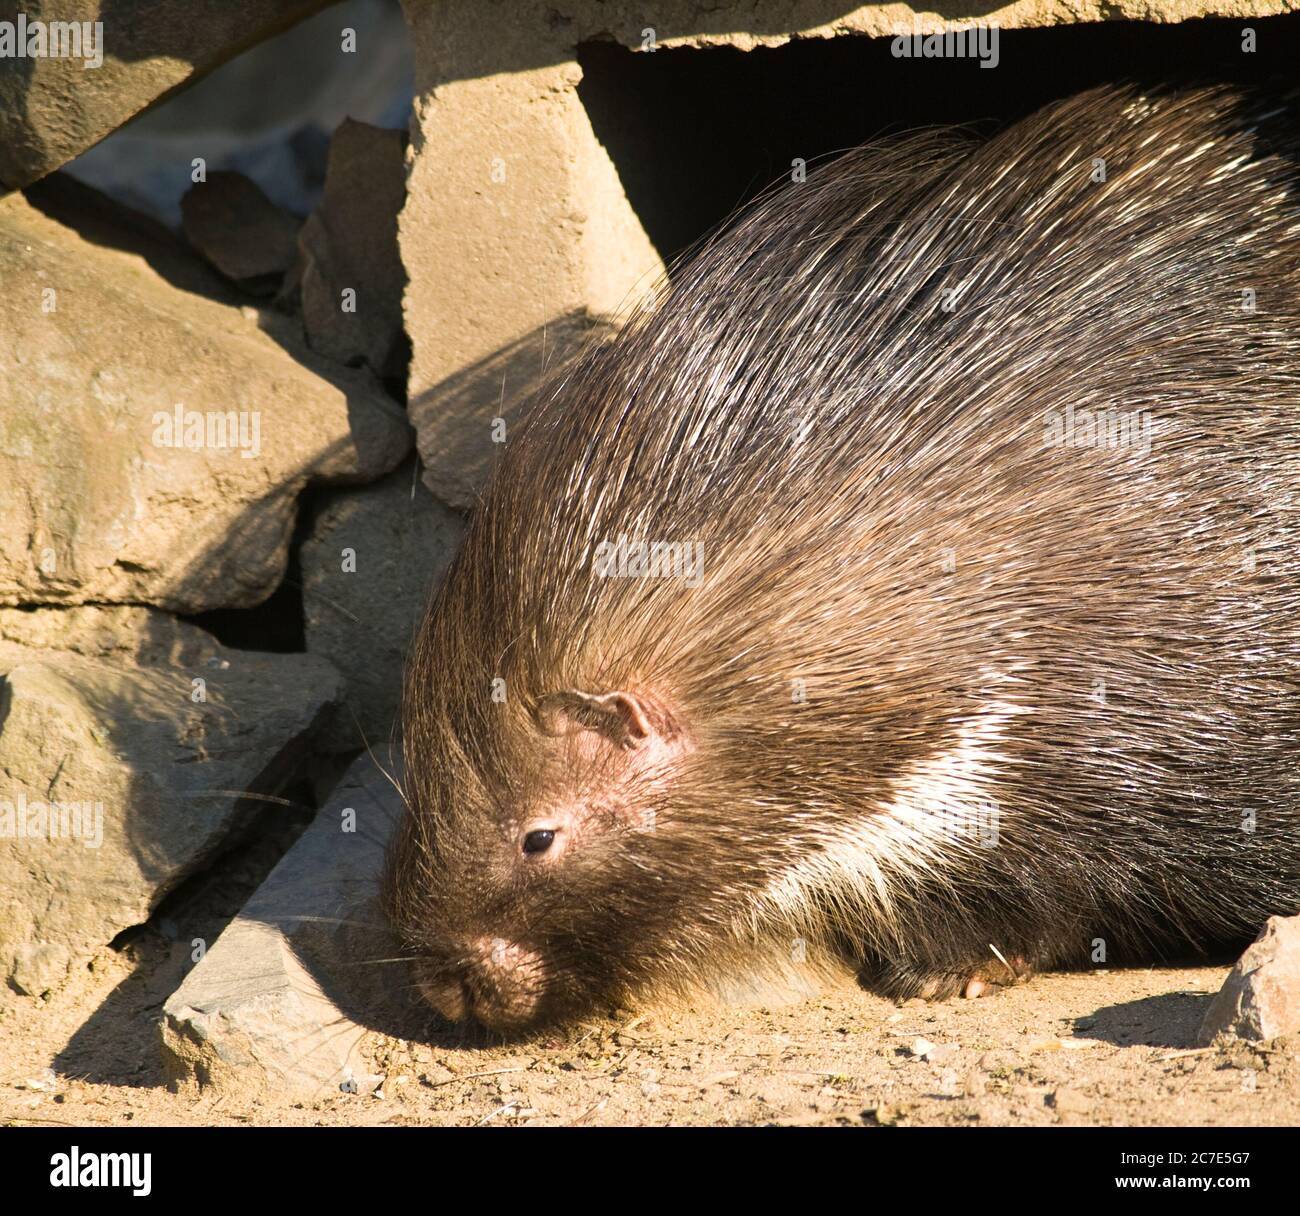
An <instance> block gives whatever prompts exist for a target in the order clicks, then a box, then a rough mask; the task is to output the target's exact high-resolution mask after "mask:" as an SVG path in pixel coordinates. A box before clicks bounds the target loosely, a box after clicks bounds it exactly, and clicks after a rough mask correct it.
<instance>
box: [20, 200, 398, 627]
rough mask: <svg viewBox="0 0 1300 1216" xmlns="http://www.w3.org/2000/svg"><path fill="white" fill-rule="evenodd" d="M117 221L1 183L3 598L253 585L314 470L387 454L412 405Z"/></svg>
mask: <svg viewBox="0 0 1300 1216" xmlns="http://www.w3.org/2000/svg"><path fill="white" fill-rule="evenodd" d="M86 193H87V194H93V192H91V191H86ZM118 235H120V236H121V241H120V243H119V245H118V246H117V247H112V246H110V245H109V244H108V243H106V241H107V238H106V237H105V234H104V233H103V232H102V231H98V230H97V231H96V233H95V240H94V241H91V240H87V239H85V238H83V237H82V236H81V235H80V234H79V233H77V232H75V231H73V230H72V229H71V228H69V227H66V226H65V225H63V224H61V223H58V222H56V221H55V220H54V219H51V218H50V217H49V216H47V215H45V214H44V213H42V212H41V211H38V210H36V209H35V208H34V207H32V206H31V205H29V204H28V203H27V202H26V201H25V200H24V199H23V198H22V196H20V195H15V196H12V197H10V198H7V199H4V200H2V201H0V280H2V281H3V282H4V284H5V290H4V292H3V293H0V484H3V485H4V486H5V494H4V495H3V497H0V604H6V603H7V604H19V603H28V604H30V603H63V604H71V603H86V602H98V603H121V602H131V603H145V604H155V605H159V606H161V607H166V608H171V609H174V610H176V611H180V612H186V613H193V612H200V611H204V610H207V609H211V608H220V607H247V606H250V605H254V604H257V603H259V602H260V601H261V600H263V599H265V598H266V597H267V596H268V595H269V594H270V593H271V592H272V591H273V590H274V589H275V587H276V586H277V585H278V584H279V582H280V581H281V578H282V577H283V574H284V569H285V565H286V561H287V557H288V545H289V539H290V536H291V533H292V529H293V522H294V516H295V509H296V500H297V496H298V494H299V492H300V491H301V490H302V488H303V487H304V486H305V485H306V484H308V483H309V482H337V483H345V484H346V483H357V482H366V481H370V480H373V479H374V478H375V477H377V476H379V475H381V474H383V473H385V472H387V471H388V470H390V469H391V468H393V467H394V466H395V465H396V464H397V463H398V461H399V460H400V459H401V458H402V456H403V455H404V454H405V452H406V451H407V449H408V447H409V443H410V432H409V427H408V424H407V422H406V419H405V415H404V413H403V411H402V410H401V408H400V407H399V406H397V405H396V403H394V402H393V401H392V400H391V399H390V398H389V397H387V396H386V395H384V394H383V393H382V392H381V391H380V390H379V389H378V388H377V386H376V384H375V382H374V380H373V378H372V377H370V376H369V375H368V374H363V373H359V372H353V371H349V370H348V369H346V368H341V367H338V366H337V365H336V364H333V363H330V362H328V361H327V360H324V359H321V358H320V357H319V356H316V355H314V354H311V353H310V352H308V351H307V350H306V349H305V348H304V347H303V345H302V343H301V340H300V338H299V337H298V336H297V334H296V332H294V331H296V326H294V325H293V324H292V322H291V321H290V319H289V318H278V319H277V318H275V317H273V316H272V315H271V314H270V313H259V312H258V311H257V310H255V309H252V308H242V309H241V308H238V307H234V306H231V305H230V304H227V303H224V302H221V301H219V300H216V299H211V298H207V297H205V296H202V295H198V294H193V293H192V292H189V291H186V290H181V289H178V288H177V287H175V286H173V285H172V283H171V282H170V281H169V278H168V277H164V273H163V271H166V273H167V275H168V276H171V277H175V275H174V274H173V271H172V268H171V266H170V265H169V264H164V262H165V259H164V260H160V258H159V257H157V256H154V252H153V247H151V252H150V255H149V260H146V258H145V256H142V254H141V253H138V252H135V249H134V247H133V245H132V240H133V238H132V237H131V235H130V234H127V233H121V234H118Z"/></svg>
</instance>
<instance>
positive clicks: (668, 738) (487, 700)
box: [386, 86, 1300, 1031]
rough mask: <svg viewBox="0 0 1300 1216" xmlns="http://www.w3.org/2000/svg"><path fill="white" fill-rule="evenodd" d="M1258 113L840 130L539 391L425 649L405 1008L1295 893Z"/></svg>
mask: <svg viewBox="0 0 1300 1216" xmlns="http://www.w3.org/2000/svg"><path fill="white" fill-rule="evenodd" d="M1289 104H1291V103H1290V101H1289V99H1279V98H1278V96H1276V95H1267V94H1265V95H1259V94H1254V93H1251V92H1249V91H1243V90H1239V89H1236V88H1231V87H1225V86H1215V87H1209V88H1197V89H1191V90H1185V91H1178V90H1173V89H1170V90H1164V91H1148V92H1143V91H1140V90H1138V89H1136V88H1134V87H1129V86H1107V87H1103V88H1100V89H1095V90H1092V91H1089V92H1086V93H1083V94H1080V95H1077V96H1075V97H1072V98H1069V99H1066V100H1064V101H1060V102H1056V103H1053V104H1051V105H1048V106H1047V107H1046V108H1044V109H1042V110H1040V111H1039V112H1037V113H1035V114H1033V115H1031V116H1030V117H1028V118H1025V119H1023V120H1021V121H1019V122H1017V123H1015V124H1013V125H1011V126H1009V127H1007V128H1005V129H1004V130H1002V131H1001V132H1000V133H997V134H995V135H993V136H992V137H991V138H988V139H986V140H982V141H981V140H976V139H974V138H973V137H971V136H970V135H969V134H966V133H955V132H933V131H931V132H928V133H923V134H919V135H911V136H906V137H903V138H899V139H893V140H888V141H884V142H880V143H877V144H875V145H872V146H868V147H866V148H862V149H859V150H857V151H854V152H851V153H848V154H845V155H843V156H840V157H839V158H838V159H835V160H833V161H830V162H828V163H826V164H822V165H820V166H818V167H816V168H815V169H814V170H813V172H811V173H810V174H809V176H808V180H807V181H806V182H805V183H802V184H800V183H794V182H790V183H787V184H785V185H784V186H782V187H779V188H776V189H773V190H771V191H769V192H768V193H767V194H765V195H764V196H762V197H760V198H759V199H758V200H757V201H756V202H755V203H753V204H752V205H750V206H749V207H748V208H746V209H745V210H744V211H742V213H741V214H739V215H738V216H737V217H736V218H734V219H733V220H732V221H731V222H730V223H729V224H727V225H726V226H725V227H724V228H723V229H722V230H721V231H720V233H719V234H717V235H716V236H715V237H714V238H713V239H711V240H710V241H708V242H707V243H705V244H704V245H703V246H702V247H701V248H700V249H699V250H698V252H696V253H695V254H694V256H692V257H691V258H690V260H689V261H687V262H686V263H685V264H684V265H683V266H681V267H680V269H679V270H678V271H677V272H676V273H675V274H674V275H673V277H672V280H671V283H670V284H669V285H667V286H665V287H664V288H663V290H662V291H660V292H659V293H658V300H657V302H656V303H655V304H654V305H653V306H647V307H645V308H643V309H641V310H640V311H639V312H637V313H636V314H635V315H633V316H632V317H631V318H630V319H629V320H628V322H627V324H626V325H625V326H624V327H623V328H622V330H621V331H620V332H619V333H618V335H617V336H616V337H615V338H614V339H613V340H612V341H609V342H606V343H603V344H599V345H594V346H593V347H592V348H591V349H589V350H588V351H586V352H585V353H584V354H583V355H582V356H581V357H580V358H578V359H577V360H576V361H574V362H572V363H571V364H570V365H569V366H567V367H566V368H565V369H564V370H563V372H562V373H561V374H559V375H557V376H556V377H555V378H554V379H553V380H552V381H551V382H550V383H549V384H548V386H547V387H546V388H545V389H544V390H543V391H542V392H541V393H540V394H539V396H538V398H537V400H536V401H535V403H534V404H533V406H532V408H531V410H530V412H529V415H528V418H527V420H526V422H525V423H524V424H523V426H522V427H520V428H518V429H517V430H516V431H515V433H514V434H513V435H512V437H511V438H510V441H509V442H508V443H507V444H506V445H505V447H504V451H503V453H502V455H501V458H500V461H499V463H498V466H497V467H496V469H495V471H494V473H493V476H492V478H491V480H490V482H489V484H488V485H487V487H486V489H485V491H484V493H483V495H482V499H481V502H480V503H479V504H478V506H477V507H476V509H475V511H474V514H473V517H472V520H471V524H470V527H469V530H468V533H467V536H466V539H465V542H464V546H463V548H462V549H461V551H460V552H459V554H458V556H457V558H456V559H455V561H454V563H453V565H452V567H451V569H450V571H449V573H448V575H447V577H446V579H445V582H444V583H443V585H442V586H441V587H440V589H439V590H438V592H437V593H436V595H435V596H434V598H433V600H432V602H431V605H430V609H429V612H428V615H427V618H426V619H425V621H424V623H423V625H422V626H421V628H420V630H419V632H418V635H417V637H416V639H415V641H414V643H413V646H412V652H411V656H410V660H409V667H408V673H407V678H406V686H405V692H404V709H403V714H404V748H405V765H406V770H405V783H404V791H405V794H406V797H407V800H408V803H409V810H408V812H407V814H406V817H405V818H404V820H403V822H402V823H401V825H400V827H399V830H398V833H397V836H396V838H395V841H394V843H393V845H392V847H391V851H390V860H389V870H388V874H387V881H386V901H387V907H388V910H389V914H390V917H391V919H392V922H393V924H394V925H395V927H396V929H397V930H398V932H399V933H400V935H401V937H402V939H403V941H404V942H405V944H406V946H407V948H408V949H409V952H410V954H411V957H412V965H413V966H414V968H415V971H416V978H417V981H418V984H419V987H420V988H421V990H422V991H423V993H424V995H425V997H426V998H427V999H428V1001H429V1002H430V1003H431V1004H432V1005H433V1006H434V1007H435V1008H436V1009H438V1010H439V1011H441V1012H442V1013H444V1014H445V1015H446V1016H448V1017H450V1018H453V1019H461V1018H474V1019H476V1020H478V1021H479V1022H481V1023H483V1024H485V1025H487V1026H489V1027H493V1028H496V1029H499V1030H505V1031H518V1030H523V1029H527V1028H529V1027H533V1026H537V1025H541V1024H545V1023H549V1022H555V1021H565V1020H569V1019H572V1018H574V1017H578V1016H581V1015H584V1014H586V1013H589V1012H592V1011H593V1010H599V1009H602V1008H607V1007H611V1006H613V1005H617V1004H625V1003H635V1002H638V1001H643V1000H649V999H654V998H658V997H662V996H663V995H665V994H678V993H686V994H689V993H691V992H693V991H696V990H698V989H699V988H700V987H703V986H709V985H710V984H711V983H713V982H714V981H715V980H716V979H717V977H719V976H722V975H727V974H731V973H733V972H742V971H748V970H754V969H757V970H759V971H762V969H763V968H765V967H768V966H772V967H779V966H780V965H781V960H782V959H783V958H785V957H787V956H788V955H789V954H790V953H791V952H792V951H796V950H797V951H799V952H807V954H808V956H809V957H810V958H813V959H816V960H819V961H818V965H822V962H823V961H826V965H828V966H832V967H849V968H852V969H853V970H854V971H856V973H857V974H858V975H859V976H860V978H861V979H862V981H863V982H864V983H865V984H867V985H868V986H869V987H872V988H874V989H875V990H877V991H879V992H882V993H884V994H887V995H892V996H894V997H897V998H906V997H910V996H916V995H920V996H925V997H931V998H936V997H944V996H947V995H951V994H954V993H958V992H962V993H965V994H966V995H972V996H973V995H978V994H979V993H980V992H983V991H987V990H988V989H989V988H991V987H995V986H999V985H1003V984H1007V983H1011V982H1014V981H1016V980H1019V979H1022V978H1024V977H1025V976H1027V975H1028V974H1030V973H1031V972H1032V971H1033V970H1035V969H1044V968H1062V967H1071V966H1078V965H1087V964H1088V963H1089V961H1090V960H1095V959H1096V958H1097V957H1098V953H1097V952H1098V948H1099V945H1100V947H1101V948H1102V949H1103V950H1104V951H1105V957H1106V958H1107V960H1108V961H1109V962H1112V963H1124V962H1132V961H1136V960H1154V959H1161V958H1166V957H1170V956H1173V955H1179V954H1187V953H1188V952H1203V951H1208V950H1213V949H1218V948H1220V947H1223V946H1225V945H1228V944H1235V943H1239V942H1241V941H1244V940H1248V939H1249V938H1250V937H1251V936H1253V935H1254V934H1255V933H1256V932H1257V931H1258V930H1259V928H1260V927H1261V925H1262V923H1263V921H1264V919H1265V918H1266V917H1267V916H1269V915H1270V914H1274V913H1294V912H1296V911H1297V909H1300V604H1298V603H1297V600H1298V598H1300V568H1298V567H1297V553H1296V542H1297V539H1300V497H1298V492H1300V209H1298V206H1297V174H1296V162H1295V154H1296V150H1297V142H1298V141H1297V139H1296V136H1295V128H1294V125H1293V120H1292V119H1291V117H1290V110H1289V109H1288V105H1289ZM494 690H495V692H494ZM827 960H828V961H827Z"/></svg>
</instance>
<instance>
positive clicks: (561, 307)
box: [399, 4, 661, 507]
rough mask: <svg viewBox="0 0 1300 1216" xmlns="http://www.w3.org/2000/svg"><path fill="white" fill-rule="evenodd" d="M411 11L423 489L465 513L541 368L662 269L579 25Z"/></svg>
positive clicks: (412, 248)
mask: <svg viewBox="0 0 1300 1216" xmlns="http://www.w3.org/2000/svg"><path fill="white" fill-rule="evenodd" d="M407 15H408V20H409V21H410V23H411V27H412V38H413V41H414V46H415V55H416V73H417V77H416V87H417V91H418V93H419V94H420V95H421V96H419V97H417V102H416V108H415V114H414V117H413V118H412V145H413V148H414V149H415V152H414V157H413V160H412V163H411V166H410V173H409V176H408V180H407V202H406V206H405V208H404V210H403V211H402V216H401V221H400V226H399V231H400V237H401V248H402V260H403V262H404V263H405V265H406V270H407V274H408V277H409V286H408V288H407V292H406V297H405V301H404V307H405V316H406V332H407V333H408V334H409V335H410V336H411V341H412V363H411V373H410V380H409V386H408V398H409V401H410V411H411V419H412V422H413V423H414V424H415V426H416V428H417V431H418V432H419V439H418V442H419V447H420V455H421V458H422V460H423V461H424V464H425V469H426V472H425V482H426V484H427V485H428V486H429V488H430V489H431V490H433V492H434V493H435V494H437V495H438V496H439V497H440V498H442V499H444V500H445V501H447V502H449V503H451V504H452V505H453V506H457V507H463V506H467V505H469V504H470V503H471V502H472V501H473V494H474V491H475V490H476V489H477V487H478V485H479V484H480V483H481V480H482V478H483V477H484V476H485V475H486V473H487V472H488V471H489V470H490V468H491V465H492V460H493V453H494V451H495V450H496V444H495V443H494V439H495V440H496V441H498V442H499V433H498V434H497V435H495V436H494V434H493V426H492V420H493V419H494V418H495V417H497V416H501V417H504V418H505V419H506V422H507V425H508V424H509V422H510V420H511V418H512V416H513V411H514V409H515V408H517V406H518V403H519V400H520V398H521V396H522V395H523V394H525V393H526V392H527V390H528V388H529V386H530V385H531V383H532V382H533V381H534V380H535V378H536V376H537V374H538V372H539V370H540V369H541V367H542V365H543V362H544V361H545V362H547V363H555V362H556V361H558V360H560V359H562V358H563V357H564V356H565V354H566V352H567V351H569V350H570V349H571V348H572V346H573V344H574V343H575V342H577V341H580V340H581V339H582V338H583V337H585V336H586V334H587V332H588V330H589V328H590V327H591V326H592V325H594V324H598V323H599V322H600V321H601V319H602V318H605V317H607V316H610V315H612V314H614V313H615V312H616V310H617V309H618V307H619V306H620V304H621V303H622V302H623V300H624V298H625V297H626V296H627V294H628V292H629V291H630V290H631V289H632V288H633V287H634V286H635V285H636V284H637V283H638V282H639V281H640V280H642V278H643V277H645V276H649V277H651V278H653V277H654V276H655V275H656V274H657V273H658V271H659V270H660V269H661V265H660V261H659V257H658V255H657V254H656V253H655V251H654V248H653V247H652V246H651V244H650V241H649V238H648V237H647V236H646V235H645V232H644V231H643V230H642V228H641V224H640V222H639V221H638V220H637V218H636V216H635V214H634V213H633V212H632V209H631V207H630V206H629V205H628V202H627V200H626V198H625V197H624V194H623V189H622V186H621V185H620V183H619V180H618V174H617V172H616V171H615V168H614V165H613V162H612V161H611V160H610V158H609V154H608V153H607V152H606V150H605V148H604V147H603V145H602V144H601V143H600V141H599V140H598V139H597V138H596V136H595V133H594V132H593V131H592V127H591V121H590V119H589V118H588V116H587V113H586V110H585V109H584V107H583V105H582V102H581V101H580V100H579V98H578V94H577V85H578V82H579V80H580V79H581V71H580V70H579V68H578V66H577V64H576V63H573V62H570V60H571V58H572V43H571V42H570V41H569V40H568V37H567V34H568V31H567V30H563V29H561V30H556V29H555V28H553V27H552V26H551V25H549V24H548V23H547V22H545V21H544V20H542V19H541V10H540V9H537V8H535V7H534V6H533V5H531V4H525V5H523V6H522V11H521V12H520V13H519V15H518V16H517V17H516V16H513V15H512V18H511V20H510V21H508V22H500V21H494V22H491V23H489V24H488V25H487V26H485V24H484V21H483V17H482V13H481V12H478V11H475V10H474V9H473V7H472V6H468V5H464V4H449V5H436V6H434V5H419V4H416V5H410V6H408V9H407ZM641 24H643V22H642V23H641ZM488 31H490V33H489V32H488ZM539 40H540V42H539ZM481 73H485V74H483V75H480V74H481ZM453 285H454V290H453V289H451V288H452V287H453Z"/></svg>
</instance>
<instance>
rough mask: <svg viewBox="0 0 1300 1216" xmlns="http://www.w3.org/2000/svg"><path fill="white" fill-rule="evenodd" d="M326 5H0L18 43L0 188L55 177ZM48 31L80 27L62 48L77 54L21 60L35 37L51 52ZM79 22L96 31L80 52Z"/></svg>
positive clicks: (5, 88)
mask: <svg viewBox="0 0 1300 1216" xmlns="http://www.w3.org/2000/svg"><path fill="white" fill-rule="evenodd" d="M328 3H329V0H241V2H240V3H239V4H201V5H196V4H193V3H192V2H191V0H114V3H113V4H111V5H110V4H105V3H103V0H21V2H19V0H0V22H8V23H10V24H11V27H13V33H12V34H11V35H10V36H11V37H13V38H14V40H15V48H14V50H13V51H12V52H9V53H5V54H3V55H0V187H8V188H9V189H18V188H20V187H23V186H26V185H29V184H30V183H31V182H34V181H36V180H37V179H38V178H41V177H44V176H45V175H46V174H47V173H52V172H53V171H54V170H55V169H57V168H59V167H60V166H61V165H64V164H67V162H68V161H70V160H72V159H73V157H75V156H76V155H77V154H78V153H80V152H82V151H84V150H85V149H86V148H89V147H90V146H91V145H92V144H95V143H98V142H99V141H100V140H101V139H103V138H104V136H105V135H107V134H109V133H110V132H111V131H113V130H115V129H116V128H117V127H120V126H121V125H122V124H123V123H125V122H127V121H128V120H129V119H131V118H133V117H134V116H135V115H136V114H138V113H140V111H141V110H143V109H145V108H146V107H147V106H149V105H150V104H152V103H153V102H154V101H156V100H158V98H160V97H162V96H163V95H164V94H167V93H170V92H173V91H175V90H177V89H180V88H182V87H184V86H185V85H186V84H188V83H190V82H192V81H194V80H196V79H198V78H199V77H200V76H202V75H203V74H204V73H206V72H208V71H210V70H211V69H212V68H214V67H216V66H217V65H218V64H220V63H222V62H224V61H225V60H227V59H229V58H231V57H232V56H233V55H236V54H238V53H239V52H240V51H243V50H246V49H247V48H248V47H250V46H253V45H254V44H255V43H257V42H260V41H261V40H262V39H263V38H268V37H270V36H271V35H273V34H276V33H279V32H280V31H281V30H283V29H287V28H288V27H289V26H291V25H293V24H294V23H295V22H297V21H299V20H301V19H302V18H303V17H306V16H308V15H310V14H311V13H314V12H316V11H317V10H318V9H321V8H324V7H325V5H326V4H328ZM20 12H21V14H22V17H23V19H24V20H23V28H22V31H21V32H22V33H24V34H25V35H26V37H25V38H23V39H19V38H18V34H19V33H20V31H19V29H18V28H17V22H18V20H19V14H20ZM50 22H61V23H68V22H76V23H78V26H79V28H78V29H77V31H76V34H75V36H74V37H75V39H76V41H72V42H68V43H64V41H63V37H62V35H60V37H59V42H58V44H59V46H60V47H62V46H64V45H67V46H68V47H69V48H70V49H73V50H78V51H80V52H81V53H80V54H78V55H66V56H52V55H49V54H47V53H42V54H39V55H36V56H32V55H30V54H27V53H24V54H21V55H20V54H18V53H17V43H18V42H19V41H21V43H22V48H23V50H24V52H26V51H28V50H30V49H31V48H33V47H39V46H41V45H42V43H41V42H32V41H31V39H32V37H34V36H38V37H40V38H42V39H43V40H44V44H45V45H46V47H48V45H49V38H48V37H47V35H48V33H49V30H48V25H49V23H50ZM83 22H89V23H90V28H89V31H88V32H89V34H90V37H89V38H88V39H86V40H85V41H84V42H83V41H82V36H83V34H85V33H86V32H87V31H86V30H84V29H82V28H80V26H81V23H83ZM96 23H98V24H99V25H100V27H101V31H102V32H101V33H99V34H97V32H96V30H95V24H96ZM38 27H43V29H44V32H43V33H41V34H40V35H37V28H38ZM0 37H3V30H0ZM96 60H98V62H96ZM88 64H90V65H91V66H87V65H88Z"/></svg>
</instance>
